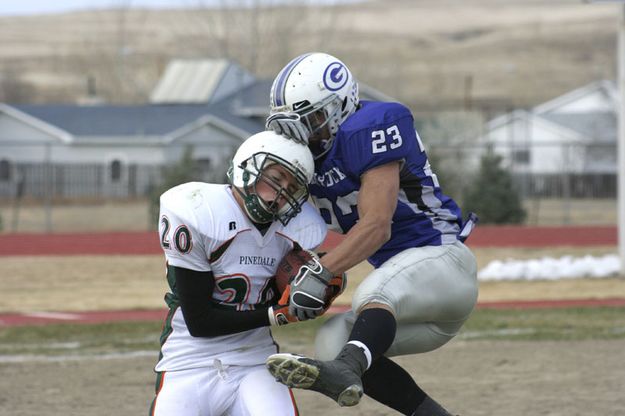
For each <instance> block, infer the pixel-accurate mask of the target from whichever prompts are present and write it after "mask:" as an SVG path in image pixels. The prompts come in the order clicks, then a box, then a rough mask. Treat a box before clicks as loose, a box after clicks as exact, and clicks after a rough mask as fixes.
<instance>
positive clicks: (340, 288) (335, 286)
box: [324, 273, 347, 312]
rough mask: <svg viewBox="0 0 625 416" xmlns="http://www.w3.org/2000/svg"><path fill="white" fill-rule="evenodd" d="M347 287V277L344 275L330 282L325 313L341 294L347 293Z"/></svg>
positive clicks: (335, 277)
mask: <svg viewBox="0 0 625 416" xmlns="http://www.w3.org/2000/svg"><path fill="white" fill-rule="evenodd" d="M346 287H347V275H346V274H345V273H343V274H342V275H340V276H334V277H333V278H332V280H330V282H328V291H327V292H326V298H327V299H326V304H325V307H324V312H325V311H326V310H327V309H328V308H329V307H330V306H331V305H332V302H334V299H336V298H337V297H338V296H339V295H340V294H341V293H343V292H344V291H345V288H346Z"/></svg>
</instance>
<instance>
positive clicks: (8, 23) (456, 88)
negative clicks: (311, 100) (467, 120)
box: [0, 0, 620, 112]
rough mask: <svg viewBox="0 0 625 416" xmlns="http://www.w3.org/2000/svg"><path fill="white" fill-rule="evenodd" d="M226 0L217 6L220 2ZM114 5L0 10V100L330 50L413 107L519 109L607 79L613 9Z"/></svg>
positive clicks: (271, 68)
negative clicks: (174, 66)
mask: <svg viewBox="0 0 625 416" xmlns="http://www.w3.org/2000/svg"><path fill="white" fill-rule="evenodd" d="M225 3H228V2H225ZM303 3H305V4H306V5H305V6H301V7H297V8H295V7H290V8H284V7H273V8H264V9H257V8H251V9H239V10H237V9H234V10H233V9H228V10H225V9H222V10H211V9H195V10H167V11H153V10H138V9H118V10H108V11H92V12H80V13H68V14H61V15H41V16H32V17H10V18H8V17H7V18H0V39H2V42H0V101H6V102H29V103H49V102H78V101H85V100H86V99H88V98H89V96H92V97H91V99H93V98H94V97H93V96H94V95H96V96H97V98H98V99H101V100H105V101H108V102H113V103H138V102H144V101H146V100H147V97H148V95H149V93H150V91H151V90H152V88H153V87H154V86H155V84H156V82H157V80H158V78H159V77H160V75H161V74H162V71H163V70H164V68H165V65H166V63H167V62H168V60H169V59H172V58H196V57H229V58H232V59H235V60H237V61H238V62H239V63H240V64H242V65H243V66H245V67H246V68H248V69H249V70H251V71H252V72H254V73H256V74H257V75H258V76H260V77H268V78H270V77H273V76H274V75H275V74H276V73H277V71H278V70H279V69H280V68H281V67H282V66H283V65H284V64H286V63H287V62H288V60H289V59H290V58H292V57H294V56H296V55H297V54H300V53H303V52H306V51H309V50H322V51H327V52H329V53H333V54H335V55H337V56H338V57H340V58H341V59H342V60H343V61H345V62H346V63H347V64H348V66H350V67H351V69H352V70H353V72H354V73H355V75H356V76H357V77H358V78H359V79H361V80H362V81H364V82H366V83H367V84H369V85H371V86H373V87H375V88H377V89H379V90H381V91H383V92H384V93H386V94H388V95H391V96H394V97H396V98H398V99H399V100H401V101H403V102H405V103H406V104H408V105H409V106H410V107H411V108H412V109H413V110H415V111H423V112H428V111H440V110H456V109H463V108H464V109H467V108H470V109H477V110H489V111H498V110H499V111H502V110H505V109H508V108H511V107H514V106H520V107H524V106H531V105H535V104H538V103H540V102H543V101H546V100H547V99H550V98H552V97H555V96H557V95H560V94H562V93H564V92H566V91H569V90H572V89H574V88H577V87H579V86H581V85H584V84H586V83H588V82H591V81H593V80H597V79H614V78H615V76H616V75H615V74H616V35H617V28H618V14H619V10H620V9H619V8H618V6H616V5H614V4H586V3H583V2H582V1H576V0H465V1H463V0H440V1H435V0H432V1H425V0H385V1H369V2H364V3H360V4H349V5H342V6H335V7H323V8H320V7H313V6H310V4H312V3H314V2H312V1H311V2H303Z"/></svg>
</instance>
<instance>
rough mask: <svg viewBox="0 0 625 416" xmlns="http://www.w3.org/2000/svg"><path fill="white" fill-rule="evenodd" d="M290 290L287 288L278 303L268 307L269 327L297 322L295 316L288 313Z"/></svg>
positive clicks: (289, 287)
mask: <svg viewBox="0 0 625 416" xmlns="http://www.w3.org/2000/svg"><path fill="white" fill-rule="evenodd" d="M290 289H291V286H290V285H289V286H287V287H286V289H285V290H284V292H282V296H281V297H280V299H279V300H278V303H277V304H275V305H273V306H271V307H269V310H268V314H269V323H270V324H271V326H281V325H286V324H290V323H293V322H297V321H298V319H297V317H296V316H293V315H291V314H290V313H289V297H290Z"/></svg>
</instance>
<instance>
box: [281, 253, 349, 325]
mask: <svg viewBox="0 0 625 416" xmlns="http://www.w3.org/2000/svg"><path fill="white" fill-rule="evenodd" d="M334 277H335V276H334V275H333V274H332V273H331V272H330V271H329V270H328V269H326V268H325V267H323V265H322V264H321V263H320V262H319V259H318V258H317V256H313V258H312V259H311V260H310V261H309V262H308V263H306V264H304V265H303V266H301V267H300V268H299V270H298V272H297V274H296V275H295V278H294V279H293V280H292V281H291V284H290V285H289V287H290V292H291V294H290V297H289V313H290V314H291V315H293V316H295V317H297V319H298V320H300V321H305V320H307V319H314V318H316V317H318V316H320V315H322V314H323V313H324V312H325V311H326V309H327V307H326V303H327V298H328V285H329V284H330V282H331V281H332V279H333V278H334ZM335 284H339V282H338V281H335ZM337 296H338V295H337Z"/></svg>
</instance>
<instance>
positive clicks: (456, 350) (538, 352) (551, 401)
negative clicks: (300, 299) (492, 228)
mask: <svg viewBox="0 0 625 416" xmlns="http://www.w3.org/2000/svg"><path fill="white" fill-rule="evenodd" d="M613 250H614V248H612V247H606V248H594V249H592V250H590V251H589V250H586V249H580V248H577V249H576V248H558V249H553V250H551V251H548V252H545V251H535V250H523V251H519V250H513V251H510V250H509V249H501V250H499V251H498V250H495V249H488V250H476V255H477V257H478V262H479V263H480V265H481V267H483V265H485V263H486V262H488V261H490V260H491V259H495V258H499V259H505V258H507V257H515V258H536V257H540V256H541V255H551V256H558V255H564V254H569V255H575V256H581V255H584V254H595V255H601V254H605V253H607V252H612V251H613ZM163 268H164V267H163V263H162V258H161V257H160V256H113V257H106V256H74V257H46V256H40V257H21V256H16V257H2V261H1V262H0V274H1V275H2V281H3V293H2V296H0V312H8V311H13V312H17V311H21V312H32V311H44V310H45V311H69V310H94V309H123V308H162V307H164V303H163V301H162V297H163V294H164V292H165V289H166V286H165V278H164V270H163ZM367 269H368V266H366V265H362V266H359V267H356V268H354V270H352V273H351V276H352V277H351V281H350V284H349V289H350V290H348V291H347V292H346V293H345V294H344V295H343V296H342V297H341V298H340V299H339V302H340V303H348V302H349V296H350V294H351V291H352V290H353V289H354V288H355V287H356V286H357V284H358V281H359V280H360V279H361V278H362V276H363V275H364V274H365V273H366V272H367ZM580 297H594V298H607V297H625V279H623V278H610V279H574V280H560V281H543V282H487V283H482V284H481V293H480V300H482V301H485V300H490V301H492V300H511V299H517V300H523V299H558V298H580ZM278 341H279V342H280V343H281V345H282V349H283V350H284V351H294V352H300V353H307V354H310V353H312V351H311V347H310V346H302V345H301V344H298V345H294V344H289V343H288V342H285V341H284V340H280V339H278ZM156 359H157V351H140V352H138V353H135V354H129V355H109V356H102V355H97V356H82V357H80V358H77V357H76V356H66V357H62V356H61V357H54V358H53V357H49V356H34V357H33V356H6V355H5V356H3V355H2V354H0V416H35V415H37V416H39V415H42V414H45V415H48V416H56V415H58V416H67V415H81V416H104V415H106V416H109V415H111V414H114V415H145V414H147V412H148V408H149V405H150V402H151V399H152V397H153V389H154V387H153V386H154V374H153V372H152V368H153V366H154V364H155V362H156ZM397 361H398V362H399V363H401V364H402V365H403V366H404V367H405V368H406V369H408V371H409V372H410V373H411V374H412V375H413V377H414V378H415V379H416V380H417V382H418V383H419V384H420V385H421V386H422V387H423V388H424V389H425V390H426V391H428V392H429V393H430V394H431V395H432V396H433V397H435V398H437V399H438V400H439V401H441V402H442V403H444V404H445V405H446V406H447V407H449V408H450V409H451V410H453V411H454V412H456V413H458V414H461V415H463V416H487V415H488V416H490V415H510V416H517V415H518V416H524V415H549V416H575V415H579V416H582V415H583V416H587V415H603V416H610V415H614V416H617V415H623V414H625V395H623V391H625V365H623V363H624V362H625V340H614V341H605V340H588V341H576V342H564V341H559V342H545V341H543V342H524V341H523V342H522V341H514V342H512V341H469V340H462V339H456V340H452V341H451V342H450V343H449V344H448V345H446V346H444V347H443V348H440V349H439V350H437V351H434V352H432V353H429V354H423V355H414V356H407V357H401V358H398V359H397ZM295 396H296V398H297V401H298V404H299V407H300V412H301V414H302V415H305V416H307V415H329V414H331V415H339V416H341V415H342V416H348V415H362V416H385V415H393V414H397V413H395V412H393V411H391V410H389V409H387V408H385V407H383V406H381V405H379V404H377V403H376V402H374V401H372V400H370V399H368V398H365V399H364V400H363V402H362V403H361V404H360V405H359V406H358V407H356V408H339V407H337V406H336V405H335V404H334V402H332V401H331V400H330V399H327V398H325V397H323V396H320V395H317V394H315V393H312V392H307V391H295Z"/></svg>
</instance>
